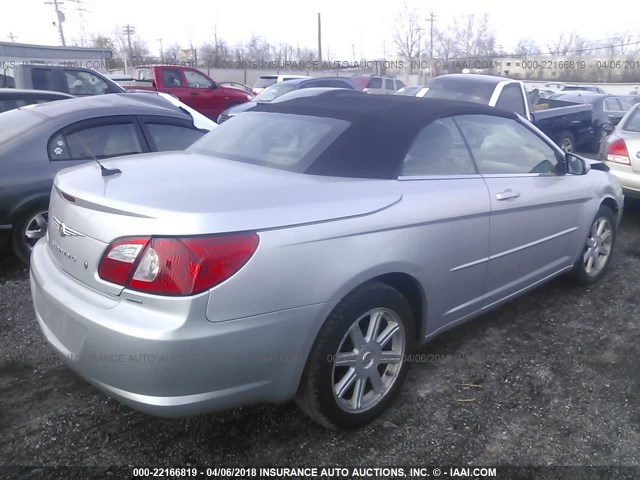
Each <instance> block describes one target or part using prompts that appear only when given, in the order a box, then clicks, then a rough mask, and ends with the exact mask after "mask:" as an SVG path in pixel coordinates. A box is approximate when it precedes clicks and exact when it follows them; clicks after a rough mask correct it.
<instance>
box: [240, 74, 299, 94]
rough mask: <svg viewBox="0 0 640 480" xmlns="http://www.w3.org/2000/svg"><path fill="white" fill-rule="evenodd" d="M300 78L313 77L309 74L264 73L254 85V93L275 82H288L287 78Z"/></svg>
mask: <svg viewBox="0 0 640 480" xmlns="http://www.w3.org/2000/svg"><path fill="white" fill-rule="evenodd" d="M298 78H311V77H309V76H308V75H262V76H260V78H258V80H256V83H255V84H254V85H253V94H254V95H258V94H259V93H261V92H262V91H263V90H264V89H265V88H267V87H270V86H271V85H273V84H274V83H280V82H286V81H287V80H295V79H298Z"/></svg>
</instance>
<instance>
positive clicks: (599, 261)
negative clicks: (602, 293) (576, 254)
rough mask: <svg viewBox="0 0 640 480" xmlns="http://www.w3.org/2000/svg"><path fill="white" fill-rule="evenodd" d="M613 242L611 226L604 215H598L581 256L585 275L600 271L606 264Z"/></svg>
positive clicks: (595, 273) (592, 274)
mask: <svg viewBox="0 0 640 480" xmlns="http://www.w3.org/2000/svg"><path fill="white" fill-rule="evenodd" d="M612 244H613V226H612V225H611V222H610V221H609V219H608V218H606V217H600V218H598V219H597V220H596V221H595V222H593V225H592V226H591V231H590V232H589V237H588V238H587V242H586V245H585V251H584V254H583V257H582V260H583V262H584V269H585V272H586V273H587V275H590V276H594V275H597V274H598V273H600V271H602V269H603V268H604V267H605V266H606V265H607V261H608V260H609V256H610V255H611V247H612Z"/></svg>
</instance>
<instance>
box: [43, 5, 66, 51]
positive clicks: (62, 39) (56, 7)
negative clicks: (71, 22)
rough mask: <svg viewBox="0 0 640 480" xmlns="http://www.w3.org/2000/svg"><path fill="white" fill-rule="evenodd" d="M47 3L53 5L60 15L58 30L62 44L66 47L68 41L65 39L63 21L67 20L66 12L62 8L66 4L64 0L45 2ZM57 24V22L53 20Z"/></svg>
mask: <svg viewBox="0 0 640 480" xmlns="http://www.w3.org/2000/svg"><path fill="white" fill-rule="evenodd" d="M44 4H45V5H53V8H54V10H55V11H56V15H57V16H58V30H59V31H60V41H61V42H62V46H63V47H66V46H67V43H66V42H65V41H64V31H63V30H62V22H64V21H65V20H66V18H65V16H64V13H63V12H62V10H61V9H60V6H61V5H64V2H59V1H58V0H53V1H52V2H44ZM53 24H54V25H55V24H56V22H53Z"/></svg>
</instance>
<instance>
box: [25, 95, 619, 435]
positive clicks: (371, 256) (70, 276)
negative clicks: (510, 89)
mask: <svg viewBox="0 0 640 480" xmlns="http://www.w3.org/2000/svg"><path fill="white" fill-rule="evenodd" d="M102 163H103V165H104V167H105V169H104V170H103V169H101V167H100V166H99V165H98V164H97V163H93V164H91V163H90V164H86V165H84V166H80V167H74V168H71V169H68V170H65V171H62V172H59V173H58V174H57V176H56V178H55V182H54V186H53V190H52V193H51V203H50V208H49V218H50V221H49V228H48V232H47V235H46V237H45V238H42V239H41V240H40V241H39V242H38V243H37V244H36V246H35V248H34V250H33V255H32V259H31V288H32V293H33V302H34V305H35V311H36V314H37V319H38V322H39V324H40V327H41V329H42V331H43V333H44V335H45V336H46V338H47V340H48V341H49V343H50V344H51V345H52V346H53V347H54V348H55V350H57V352H58V353H59V354H60V355H61V357H62V358H63V359H64V361H65V362H66V363H67V364H68V365H69V367H71V368H72V369H73V370H75V371H76V372H77V373H78V374H80V375H81V376H82V377H84V378H85V379H87V380H88V381H89V382H91V383H93V384H94V385H95V386H97V387H98V388H100V389H102V390H103V391H104V392H106V393H107V394H108V395H110V396H112V397H114V398H116V399H118V400H119V401H121V402H123V403H125V404H127V405H130V406H131V407H133V408H136V409H139V410H142V411H144V412H148V413H150V414H155V415H161V416H185V415H194V414H199V413H202V412H207V411H213V410H221V409H228V408H233V407H238V406H242V405H247V404H251V403H256V402H279V401H285V400H289V399H292V398H295V399H296V400H297V403H298V405H299V406H300V407H301V408H302V410H304V411H305V412H306V413H307V414H309V415H310V416H311V417H312V418H313V419H315V420H316V421H318V422H320V423H321V424H323V425H326V426H328V427H333V428H336V427H338V428H355V427H359V426H361V425H364V424H366V423H367V422H370V421H371V420H372V419H373V418H375V417H376V416H377V415H379V414H380V413H381V412H382V411H383V410H384V409H385V407H387V406H388V405H389V404H390V402H391V400H392V399H393V397H394V396H395V395H396V394H397V392H398V390H399V388H400V386H401V384H402V382H403V379H404V377H405V374H406V371H407V367H408V362H407V361H406V360H407V355H408V354H410V353H411V352H412V351H413V350H414V348H416V346H417V345H420V344H423V343H425V342H426V341H428V340H430V339H432V338H433V337H434V336H436V335H438V334H440V333H442V332H443V331H445V330H447V329H449V328H451V327H453V326H455V325H458V324H460V323H462V322H464V321H466V320H469V319H470V318H472V317H477V316H478V315H481V314H483V313H485V312H487V311H488V310H490V309H491V308H494V307H496V306H497V305H500V304H501V303H503V302H506V301H508V300H510V299H512V298H514V297H516V296H518V295H520V294H523V293H524V292H526V291H527V290H530V289H531V288H533V287H535V286H537V285H540V284H542V283H544V282H546V281H548V280H550V279H551V278H553V277H556V276H558V275H560V274H563V273H569V272H570V273H572V275H573V277H574V278H575V279H576V280H577V281H579V282H580V283H582V284H591V283H593V282H595V281H597V280H598V279H599V278H600V277H601V276H602V275H603V273H604V272H605V270H606V268H607V265H608V264H609V263H610V259H611V255H612V250H613V247H614V243H615V238H616V228H617V226H618V223H619V220H620V217H621V215H622V209H623V195H622V190H621V187H620V185H619V183H618V182H617V180H616V179H615V177H613V176H612V175H611V174H609V173H608V167H607V166H606V165H604V164H602V163H600V162H592V161H588V160H584V159H582V158H580V157H578V156H576V155H573V154H566V155H565V154H564V153H563V152H562V151H561V150H559V149H558V148H557V147H556V146H555V145H554V144H553V142H551V141H550V140H549V139H548V138H547V137H545V136H544V135H543V134H541V133H540V132H539V131H538V130H536V129H535V127H533V126H532V125H531V124H529V123H528V122H527V121H525V120H523V119H522V118H520V117H518V116H516V115H515V114H513V113H510V112H507V111H502V110H499V109H495V108H492V107H486V106H482V105H475V104H469V103H463V102H456V101H450V100H438V99H415V98H410V97H402V96H391V95H389V96H386V95H385V96H369V95H361V94H357V93H351V92H348V91H346V90H345V91H338V90H336V91H330V92H326V93H323V94H320V95H318V96H311V97H302V98H297V99H293V100H289V101H286V102H281V103H277V104H266V105H259V106H257V107H256V108H255V110H253V111H251V112H247V113H245V114H243V115H239V116H237V117H236V118H233V119H231V120H229V121H228V122H225V123H224V124H223V125H221V126H220V127H218V128H217V129H215V130H213V131H212V132H210V133H209V134H207V135H205V136H204V137H202V138H201V139H200V140H198V141H197V142H196V143H194V144H193V145H192V146H191V147H189V148H188V149H187V150H186V152H179V153H148V154H143V155H137V156H133V157H128V158H115V159H108V160H104V161H103V162H102ZM105 170H107V172H106V173H105Z"/></svg>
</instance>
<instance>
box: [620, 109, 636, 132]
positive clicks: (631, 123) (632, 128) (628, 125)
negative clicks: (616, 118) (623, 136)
mask: <svg viewBox="0 0 640 480" xmlns="http://www.w3.org/2000/svg"><path fill="white" fill-rule="evenodd" d="M622 129H623V130H627V131H629V132H640V110H638V108H636V109H635V110H634V111H633V112H631V113H630V114H629V118H627V121H626V122H624V125H623V126H622Z"/></svg>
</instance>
